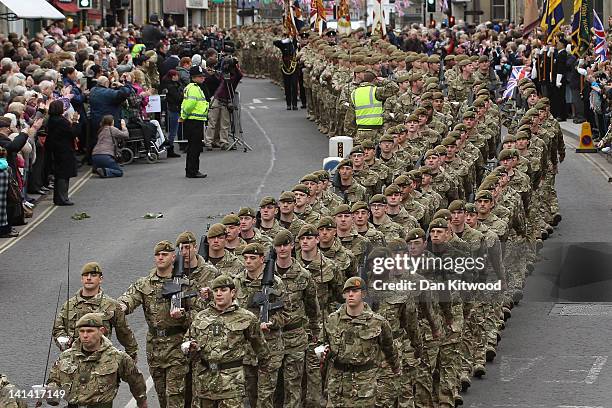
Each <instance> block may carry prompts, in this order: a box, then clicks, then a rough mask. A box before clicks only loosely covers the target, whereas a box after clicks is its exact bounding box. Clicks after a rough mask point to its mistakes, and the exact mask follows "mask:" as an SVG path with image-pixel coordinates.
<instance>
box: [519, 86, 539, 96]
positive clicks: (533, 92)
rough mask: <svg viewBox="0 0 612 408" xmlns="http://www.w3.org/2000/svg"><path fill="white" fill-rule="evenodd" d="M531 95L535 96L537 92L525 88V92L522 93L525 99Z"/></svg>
mask: <svg viewBox="0 0 612 408" xmlns="http://www.w3.org/2000/svg"><path fill="white" fill-rule="evenodd" d="M533 94H535V95H537V94H538V91H537V90H536V89H535V88H527V89H526V90H525V92H523V95H524V96H525V98H528V97H530V96H531V95H533Z"/></svg>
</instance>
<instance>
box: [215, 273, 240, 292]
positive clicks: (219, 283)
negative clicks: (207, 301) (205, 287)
mask: <svg viewBox="0 0 612 408" xmlns="http://www.w3.org/2000/svg"><path fill="white" fill-rule="evenodd" d="M210 288H211V289H212V290H215V289H219V288H230V289H235V288H236V285H235V284H234V280H233V279H232V277H231V276H228V275H225V274H223V275H219V276H217V277H216V278H215V279H213V281H212V282H211V283H210Z"/></svg>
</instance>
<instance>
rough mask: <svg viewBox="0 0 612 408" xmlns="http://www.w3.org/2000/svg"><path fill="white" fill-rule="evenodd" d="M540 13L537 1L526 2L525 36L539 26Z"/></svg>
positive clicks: (529, 0) (527, 0) (528, 0)
mask: <svg viewBox="0 0 612 408" xmlns="http://www.w3.org/2000/svg"><path fill="white" fill-rule="evenodd" d="M539 21H540V13H539V12H538V4H537V2H536V0H525V23H524V24H523V35H527V34H529V33H530V32H532V31H533V29H534V28H536V27H537V26H538V23H539Z"/></svg>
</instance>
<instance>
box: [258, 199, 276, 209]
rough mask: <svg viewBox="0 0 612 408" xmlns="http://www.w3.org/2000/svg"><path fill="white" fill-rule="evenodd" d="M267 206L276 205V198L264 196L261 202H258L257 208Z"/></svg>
mask: <svg viewBox="0 0 612 408" xmlns="http://www.w3.org/2000/svg"><path fill="white" fill-rule="evenodd" d="M267 205H273V206H276V205H278V203H277V202H276V198H274V197H272V196H265V197H264V198H262V199H261V201H260V202H259V207H265V206H267Z"/></svg>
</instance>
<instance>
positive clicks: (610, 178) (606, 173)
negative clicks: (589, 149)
mask: <svg viewBox="0 0 612 408" xmlns="http://www.w3.org/2000/svg"><path fill="white" fill-rule="evenodd" d="M568 139H570V137H564V141H565V144H566V145H568V146H569V147H571V148H572V149H574V151H575V149H577V148H578V145H576V144H574V143H569V142H568ZM590 154H591V153H576V155H577V156H579V157H582V158H584V159H585V160H586V161H588V162H589V163H591V164H592V165H593V167H595V169H596V170H597V171H599V173H601V174H602V175H603V176H604V179H605V180H606V181H607V182H608V183H610V182H612V173H610V172H609V171H608V170H607V169H605V168H604V167H603V166H602V165H601V164H599V163H597V162H596V161H595V160H593V158H592V157H590V156H589V155H590Z"/></svg>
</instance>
